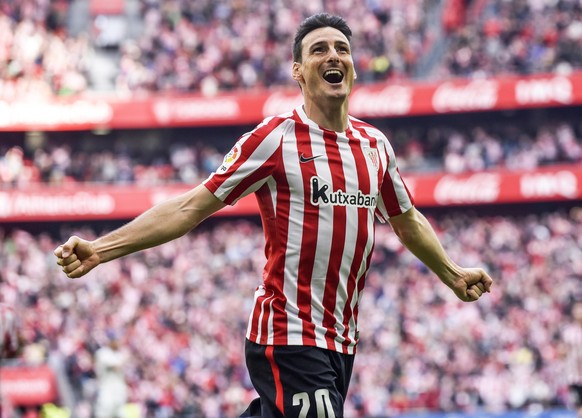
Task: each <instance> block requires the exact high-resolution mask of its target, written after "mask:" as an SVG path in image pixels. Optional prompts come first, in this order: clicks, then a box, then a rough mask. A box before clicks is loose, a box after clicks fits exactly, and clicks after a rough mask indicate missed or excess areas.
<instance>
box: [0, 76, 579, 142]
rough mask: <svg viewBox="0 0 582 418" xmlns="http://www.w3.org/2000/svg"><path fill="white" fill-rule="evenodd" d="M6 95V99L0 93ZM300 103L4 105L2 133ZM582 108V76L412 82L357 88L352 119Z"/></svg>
mask: <svg viewBox="0 0 582 418" xmlns="http://www.w3.org/2000/svg"><path fill="white" fill-rule="evenodd" d="M0 93H1V92H0ZM300 103H302V96H301V92H300V90H299V88H280V89H272V90H266V89H263V90H250V91H248V90H241V91H239V92H235V93H221V94H217V95H215V96H210V97H209V96H203V95H201V94H183V95H177V94H176V95H167V94H164V95H161V94H158V95H154V94H152V95H146V96H139V97H137V96H130V97H127V98H120V97H117V96H101V95H100V96H93V95H91V94H85V95H82V96H80V97H72V98H62V99H57V98H46V97H44V98H39V97H32V98H31V97H29V98H27V99H20V100H7V99H3V98H2V96H1V95H0V131H26V130H32V129H37V130H47V131H48V130H53V131H59V130H87V129H97V128H109V129H125V128H158V127H162V128H163V127H179V126H219V125H246V124H249V125H252V124H256V123H258V122H260V121H261V120H263V119H264V118H265V117H268V116H274V115H278V114H281V113H285V112H288V111H290V110H292V109H293V108H295V107H296V106H298V105H299V104H300ZM581 104H582V72H574V73H572V74H570V75H567V76H562V75H555V74H546V75H535V76H523V77H516V76H508V77H499V78H487V79H477V80H465V79H455V80H450V81H443V82H438V83H428V82H424V83H420V82H418V83H415V82H412V81H407V80H397V81H388V82H384V83H376V84H366V85H359V86H358V85H356V87H355V88H354V91H353V92H352V95H351V97H350V113H351V114H352V115H354V116H356V117H358V118H363V119H365V118H379V117H400V116H416V115H432V114H440V113H466V112H482V111H492V110H506V109H523V108H534V107H549V106H572V105H581Z"/></svg>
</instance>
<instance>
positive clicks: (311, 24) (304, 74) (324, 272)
mask: <svg viewBox="0 0 582 418" xmlns="http://www.w3.org/2000/svg"><path fill="white" fill-rule="evenodd" d="M351 34H352V33H351V30H350V28H349V27H348V25H347V24H346V22H345V21H344V20H343V19H342V18H340V17H338V16H331V15H328V14H318V15H314V16H311V17H309V18H307V19H306V20H305V21H303V23H302V24H301V25H300V27H299V28H298V30H297V33H296V37H295V41H294V45H293V60H294V63H293V67H292V76H293V78H294V79H295V80H296V81H297V83H298V84H299V86H300V88H301V91H302V93H303V97H304V103H303V105H302V106H299V107H297V108H296V109H294V110H292V111H289V112H288V113H286V114H282V115H279V116H276V117H269V118H267V119H265V120H264V121H263V122H262V123H261V124H259V125H258V126H257V127H256V128H255V129H254V130H253V131H252V132H249V133H247V134H245V135H243V136H242V137H241V138H239V140H238V141H237V142H236V144H235V145H234V147H233V148H232V150H231V151H230V152H229V153H228V154H227V155H226V156H225V158H224V162H223V163H222V165H221V166H220V167H218V169H217V170H216V172H214V173H213V174H211V175H210V176H209V177H208V178H207V179H206V180H205V181H204V182H203V184H201V185H199V186H198V187H196V188H194V189H193V190H191V191H189V192H187V193H185V194H183V195H181V196H179V197H176V198H173V199H171V200H168V201H166V202H162V203H160V204H158V205H156V206H154V207H153V208H151V209H149V210H147V211H146V212H144V213H143V214H142V215H140V216H138V217H137V218H136V219H134V220H133V221H131V222H129V223H128V224H126V225H124V226H122V227H121V228H119V229H117V230H115V231H113V232H111V233H109V234H107V235H105V236H102V237H100V238H98V239H96V240H94V241H87V240H84V239H81V238H79V237H76V236H73V237H71V238H69V239H68V240H67V242H66V243H64V244H62V245H60V246H59V247H58V248H57V249H56V250H55V255H56V257H57V263H58V264H59V265H61V266H62V269H63V271H64V272H65V273H66V274H67V276H68V277H70V278H77V277H81V276H83V275H84V274H86V273H88V272H89V271H90V270H91V269H93V268H94V267H96V266H97V265H99V264H100V263H104V262H107V261H109V260H113V259H115V258H118V257H122V256H125V255H127V254H130V253H133V252H135V251H139V250H142V249H145V248H149V247H153V246H156V245H159V244H162V243H165V242H167V241H169V240H172V239H175V238H178V237H180V236H182V235H184V234H186V233H187V232H189V231H190V230H192V229H193V228H195V227H196V226H197V225H198V224H199V223H200V222H202V221H203V220H204V219H205V218H206V217H208V216H210V215H211V214H213V213H214V212H216V211H218V210H219V209H221V208H222V207H223V206H224V205H233V204H235V203H236V202H237V201H238V200H239V199H240V198H242V197H243V196H246V195H248V194H250V193H255V195H256V197H257V201H258V204H259V209H260V214H261V218H262V221H263V227H264V233H265V238H266V248H265V254H266V256H267V262H266V265H265V268H264V271H263V283H262V285H261V286H259V287H258V288H257V290H256V292H255V302H254V308H253V310H252V312H251V314H250V319H249V322H248V329H247V334H246V336H247V340H246V347H245V351H246V361H247V366H248V369H249V373H250V376H251V380H252V382H253V385H254V387H255V389H256V390H257V392H258V394H259V396H260V398H258V399H256V400H255V401H253V402H252V403H251V405H250V406H249V408H248V409H247V411H245V412H244V413H243V415H241V417H251V416H256V417H259V416H260V417H287V418H290V417H294V418H299V417H326V416H327V417H341V416H343V404H344V399H345V398H346V394H347V391H348V385H349V382H350V377H351V373H352V366H353V361H354V354H355V352H356V345H357V342H358V303H359V301H360V298H361V295H362V291H363V289H364V283H365V279H366V273H367V271H368V268H369V266H370V260H371V255H372V250H373V247H374V222H375V217H377V218H379V220H380V221H382V222H390V224H391V226H392V228H393V229H394V231H395V233H396V235H397V236H398V237H399V239H400V240H401V242H402V243H403V245H404V246H406V247H407V248H408V249H409V250H410V251H411V252H412V253H413V254H415V255H416V256H417V257H418V258H419V259H420V260H421V261H422V262H423V263H424V264H426V266H427V267H428V268H430V269H431V270H432V271H433V272H434V273H435V274H436V275H437V276H438V277H439V278H440V280H441V281H442V282H443V283H444V284H445V285H446V286H448V287H449V288H451V290H452V291H453V292H454V293H455V295H456V296H457V297H458V298H460V299H461V300H462V301H466V302H470V301H476V300H477V299H479V298H480V297H481V295H482V294H483V293H485V292H489V291H490V288H491V284H492V279H491V277H490V276H489V275H488V274H487V273H486V272H485V271H484V270H482V269H480V268H463V267H460V266H459V265H457V264H456V263H455V262H453V260H451V259H450V257H449V256H448V255H447V254H446V252H445V250H444V249H443V247H442V245H441V244H440V242H439V240H438V238H437V236H436V234H435V232H434V231H433V229H432V227H431V226H430V224H429V222H428V221H427V219H426V218H425V217H424V216H423V215H422V214H421V213H420V212H419V211H418V210H417V209H416V208H415V206H414V201H413V198H412V196H411V195H410V193H409V191H408V189H407V188H406V185H405V184H404V181H403V180H402V178H401V176H400V173H399V171H398V168H397V164H396V158H395V156H394V151H393V149H392V147H391V145H390V143H389V142H388V140H387V138H386V137H385V136H384V135H383V134H382V132H380V131H379V130H378V129H376V128H374V127H373V126H371V125H369V124H367V123H365V122H363V121H361V120H358V119H356V118H353V117H351V116H349V115H348V98H349V95H350V92H351V90H352V86H353V84H354V81H355V79H356V72H355V70H354V63H353V60H352V51H351V45H350V37H351ZM427 286H430V284H429V283H427Z"/></svg>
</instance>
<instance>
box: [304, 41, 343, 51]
mask: <svg viewBox="0 0 582 418" xmlns="http://www.w3.org/2000/svg"><path fill="white" fill-rule="evenodd" d="M338 44H339V45H342V46H346V47H348V49H349V48H350V44H349V42H346V41H344V40H341V39H338V40H336V41H334V45H338ZM321 45H327V41H317V42H315V43H314V44H312V45H310V46H309V50H310V51H311V50H312V49H313V48H315V47H317V46H321Z"/></svg>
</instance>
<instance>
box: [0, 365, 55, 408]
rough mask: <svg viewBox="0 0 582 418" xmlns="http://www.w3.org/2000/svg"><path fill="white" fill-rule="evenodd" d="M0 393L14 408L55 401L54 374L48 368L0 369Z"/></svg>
mask: <svg viewBox="0 0 582 418" xmlns="http://www.w3.org/2000/svg"><path fill="white" fill-rule="evenodd" d="M0 382H2V384H1V385H0V392H1V393H2V396H5V397H6V398H7V399H8V400H9V401H10V403H11V404H12V405H14V406H30V405H41V404H44V403H47V402H54V401H55V400H56V399H57V385H56V379H55V374H54V372H53V371H52V370H51V369H50V368H49V367H48V366H38V367H25V366H11V367H1V368H0Z"/></svg>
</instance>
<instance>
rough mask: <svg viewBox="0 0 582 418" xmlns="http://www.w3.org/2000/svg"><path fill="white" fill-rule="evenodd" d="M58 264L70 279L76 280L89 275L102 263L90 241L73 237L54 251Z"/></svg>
mask: <svg viewBox="0 0 582 418" xmlns="http://www.w3.org/2000/svg"><path fill="white" fill-rule="evenodd" d="M54 255H55V257H57V264H58V265H59V266H61V267H62V270H63V272H64V273H65V274H66V275H67V277H68V278H69V279H76V278H78V277H81V276H84V275H85V274H87V273H89V272H90V271H91V270H93V269H94V268H95V267H97V266H98V265H99V263H100V259H99V255H98V254H97V253H96V252H95V249H94V248H93V245H92V243H91V242H90V241H87V240H84V239H82V238H79V237H77V236H72V237H71V238H69V239H68V240H67V242H65V243H64V244H62V245H59V246H58V247H57V248H56V249H55V251H54Z"/></svg>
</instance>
